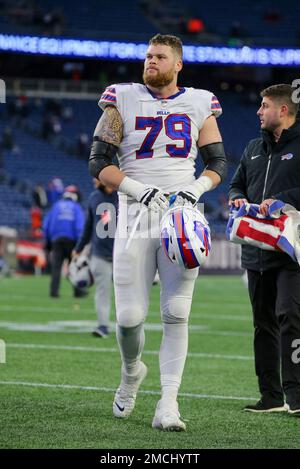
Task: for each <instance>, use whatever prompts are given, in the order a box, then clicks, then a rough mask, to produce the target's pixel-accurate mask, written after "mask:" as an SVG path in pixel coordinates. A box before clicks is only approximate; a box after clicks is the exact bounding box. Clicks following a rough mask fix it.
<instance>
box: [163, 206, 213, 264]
mask: <svg viewBox="0 0 300 469" xmlns="http://www.w3.org/2000/svg"><path fill="white" fill-rule="evenodd" d="M160 238H161V244H162V246H163V249H164V251H165V253H166V255H167V257H168V258H169V259H170V261H172V262H173V263H174V264H178V265H179V266H181V267H184V268H185V269H195V268H196V267H201V266H202V265H203V264H204V263H205V261H206V259H207V258H208V256H209V253H210V250H211V237H210V229H209V226H208V223H207V220H206V219H205V217H204V215H202V213H201V212H200V211H199V210H198V209H197V208H196V207H189V206H183V207H173V208H171V209H169V210H168V211H167V213H166V214H165V215H164V217H163V219H162V222H161V231H160Z"/></svg>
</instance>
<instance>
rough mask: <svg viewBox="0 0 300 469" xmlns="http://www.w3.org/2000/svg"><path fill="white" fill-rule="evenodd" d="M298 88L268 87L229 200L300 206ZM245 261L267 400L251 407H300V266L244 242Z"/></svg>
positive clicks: (260, 409)
mask: <svg viewBox="0 0 300 469" xmlns="http://www.w3.org/2000/svg"><path fill="white" fill-rule="evenodd" d="M293 92H294V89H293V88H292V86H290V85H288V84H279V85H273V86H270V87H268V88H266V89H265V90H263V91H262V92H261V94H260V95H261V97H262V102H261V106H260V108H259V110H258V111H257V115H258V117H259V120H260V124H261V130H262V132H261V137H259V138H256V139H254V140H251V141H250V142H249V143H248V145H247V147H246V149H245V151H244V153H243V156H242V158H241V162H240V164H239V167H238V169H237V171H236V173H235V175H234V177H233V179H232V181H231V185H230V192H229V198H230V201H229V203H230V204H232V203H233V204H234V205H235V207H240V206H241V205H242V204H244V203H245V202H250V203H255V204H259V205H260V213H261V214H262V215H264V216H266V215H267V213H268V206H269V205H270V204H271V203H272V202H273V201H274V200H276V199H277V200H282V201H283V202H285V203H288V204H291V205H293V206H294V207H295V208H296V209H297V210H300V123H299V121H297V120H296V116H297V112H298V109H299V104H298V103H297V102H295V101H294V100H293ZM242 267H244V268H245V269H247V273H248V288H249V296H250V301H251V304H252V310H253V317H254V355H255V370H256V375H257V377H258V385H259V390H260V393H261V398H260V400H259V401H258V402H257V403H256V404H254V405H247V406H246V407H245V408H244V410H245V411H248V412H285V411H287V410H288V411H289V412H290V413H291V414H300V362H299V359H298V360H297V357H296V355H297V353H296V352H297V350H296V349H295V347H297V343H298V346H299V339H300V267H299V265H298V263H296V262H294V261H293V260H292V259H291V257H290V256H288V255H287V254H284V253H281V252H271V251H265V250H261V249H259V248H257V247H253V246H248V245H243V246H242ZM298 354H299V353H298ZM284 395H285V398H286V403H287V404H288V406H289V408H288V406H286V405H284Z"/></svg>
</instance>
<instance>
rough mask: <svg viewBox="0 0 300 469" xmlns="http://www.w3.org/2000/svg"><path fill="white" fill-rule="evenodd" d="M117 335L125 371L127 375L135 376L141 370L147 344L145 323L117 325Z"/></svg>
mask: <svg viewBox="0 0 300 469" xmlns="http://www.w3.org/2000/svg"><path fill="white" fill-rule="evenodd" d="M116 335H117V340H118V344H119V348H120V352H121V358H122V363H123V367H124V369H125V372H126V374H127V375H132V376H134V375H136V374H137V373H138V371H139V365H140V360H141V354H142V351H143V348H144V344H145V333H144V327H143V324H139V325H138V326H135V327H121V326H118V325H117V327H116Z"/></svg>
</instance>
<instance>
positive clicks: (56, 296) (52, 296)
mask: <svg viewBox="0 0 300 469" xmlns="http://www.w3.org/2000/svg"><path fill="white" fill-rule="evenodd" d="M50 297H51V298H59V294H58V293H50Z"/></svg>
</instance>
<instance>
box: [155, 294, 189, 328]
mask: <svg viewBox="0 0 300 469" xmlns="http://www.w3.org/2000/svg"><path fill="white" fill-rule="evenodd" d="M191 304H192V299H191V298H188V297H184V296H175V297H173V298H170V299H169V300H168V302H167V303H166V304H164V305H163V306H162V312H161V314H162V321H163V322H165V323H169V324H185V323H187V322H188V319H189V315H190V310H191Z"/></svg>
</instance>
